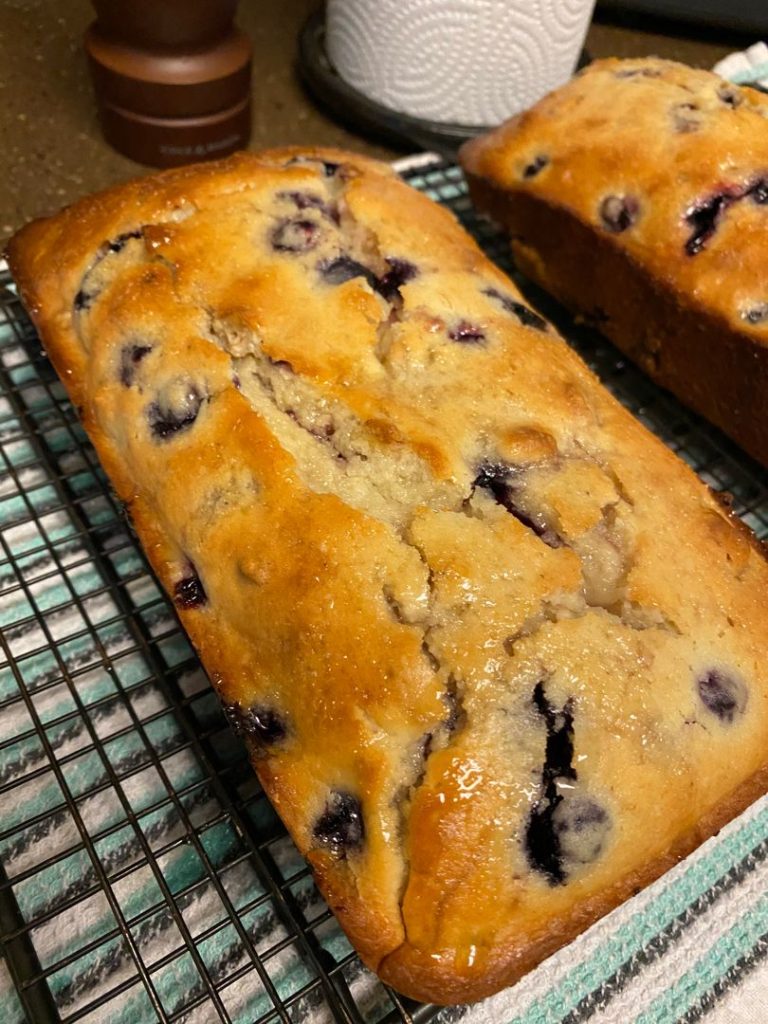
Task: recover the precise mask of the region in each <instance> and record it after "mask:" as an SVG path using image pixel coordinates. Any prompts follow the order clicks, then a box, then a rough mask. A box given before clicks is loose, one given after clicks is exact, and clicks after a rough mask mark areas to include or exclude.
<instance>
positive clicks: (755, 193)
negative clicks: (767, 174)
mask: <svg viewBox="0 0 768 1024" xmlns="http://www.w3.org/2000/svg"><path fill="white" fill-rule="evenodd" d="M746 194H747V195H748V196H749V198H750V199H751V200H752V202H753V203H759V205H760V206H762V205H763V204H764V203H768V181H766V179H765V178H758V179H757V181H755V182H753V184H751V185H750V186H749V188H748V189H747V193H746Z"/></svg>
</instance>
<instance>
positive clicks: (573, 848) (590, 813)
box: [552, 790, 611, 866]
mask: <svg viewBox="0 0 768 1024" xmlns="http://www.w3.org/2000/svg"><path fill="white" fill-rule="evenodd" d="M610 828H611V820H610V817H609V815H608V812H607V811H606V810H605V808H603V807H601V806H600V804H598V803H596V802H595V801H594V800H593V799H591V798H590V797H584V796H579V795H578V794H573V795H572V793H571V792H569V791H567V790H566V793H565V795H564V797H563V799H562V801H561V802H560V803H559V804H558V806H557V807H556V808H555V810H554V812H553V814H552V829H553V833H554V836H555V837H556V839H557V843H558V845H559V848H560V858H561V860H562V862H563V865H564V866H577V865H579V864H590V863H592V861H595V860H597V858H598V857H599V856H600V854H601V853H602V850H603V845H604V843H605V839H606V836H607V834H608V832H609V830H610Z"/></svg>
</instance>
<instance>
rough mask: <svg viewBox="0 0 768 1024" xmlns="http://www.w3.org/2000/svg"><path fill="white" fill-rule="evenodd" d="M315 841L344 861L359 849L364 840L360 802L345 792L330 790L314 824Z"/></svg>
mask: <svg viewBox="0 0 768 1024" xmlns="http://www.w3.org/2000/svg"><path fill="white" fill-rule="evenodd" d="M314 835H315V839H316V840H317V841H318V843H320V845H321V846H325V847H326V848H327V849H328V850H330V852H331V853H332V854H333V855H334V857H339V858H341V859H343V858H345V857H346V856H347V855H348V854H349V853H350V852H354V851H355V850H358V849H360V847H361V846H362V845H363V840H364V839H365V822H364V820H363V808H362V804H361V803H360V800H359V799H358V798H357V797H356V796H354V794H352V793H349V792H347V791H346V790H333V791H332V792H331V795H330V796H329V797H328V801H327V803H326V805H325V810H324V811H323V813H322V814H321V815H320V817H319V818H318V819H317V821H316V822H315V828H314Z"/></svg>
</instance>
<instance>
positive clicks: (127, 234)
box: [105, 231, 143, 255]
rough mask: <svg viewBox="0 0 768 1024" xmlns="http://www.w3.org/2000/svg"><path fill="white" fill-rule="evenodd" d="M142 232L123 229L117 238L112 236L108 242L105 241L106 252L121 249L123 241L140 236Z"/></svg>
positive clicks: (123, 244) (123, 246)
mask: <svg viewBox="0 0 768 1024" xmlns="http://www.w3.org/2000/svg"><path fill="white" fill-rule="evenodd" d="M142 233H143V232H142V231H124V232H123V233H122V235H118V236H117V238H113V239H112V240H111V241H110V242H107V245H106V253H110V252H120V251H121V250H122V249H124V248H125V243H126V242H127V241H128V240H129V239H131V238H141V236H142ZM106 253H105V255H106Z"/></svg>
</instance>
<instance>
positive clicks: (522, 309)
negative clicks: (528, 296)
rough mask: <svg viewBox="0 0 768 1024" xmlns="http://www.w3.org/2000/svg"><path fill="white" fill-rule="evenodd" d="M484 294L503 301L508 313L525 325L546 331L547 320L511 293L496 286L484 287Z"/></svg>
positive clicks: (500, 301)
mask: <svg viewBox="0 0 768 1024" xmlns="http://www.w3.org/2000/svg"><path fill="white" fill-rule="evenodd" d="M483 295H487V296H488V297H489V298H490V299H495V300H496V302H499V303H501V306H502V308H503V309H504V310H505V311H506V312H507V313H511V314H512V316H515V317H517V319H518V320H519V321H520V323H521V324H522V325H523V326H524V327H533V328H534V329H535V330H537V331H546V329H547V321H546V320H545V319H544V318H543V317H541V316H539V314H538V313H534V312H533V310H532V309H529V308H528V306H524V305H523V303H522V302H518V301H517V300H516V299H513V298H512V297H511V296H509V295H504V293H503V292H500V291H499V290H498V289H496V288H484V289H483Z"/></svg>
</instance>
